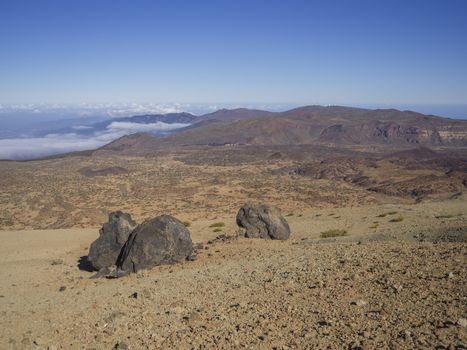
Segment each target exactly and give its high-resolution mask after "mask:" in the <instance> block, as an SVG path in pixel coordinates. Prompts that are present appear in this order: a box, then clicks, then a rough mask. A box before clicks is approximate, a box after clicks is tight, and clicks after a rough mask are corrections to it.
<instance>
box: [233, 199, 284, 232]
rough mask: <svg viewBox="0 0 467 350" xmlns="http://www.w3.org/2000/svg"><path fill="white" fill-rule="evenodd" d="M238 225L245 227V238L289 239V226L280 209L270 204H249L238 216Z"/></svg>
mask: <svg viewBox="0 0 467 350" xmlns="http://www.w3.org/2000/svg"><path fill="white" fill-rule="evenodd" d="M237 225H238V226H240V227H243V228H244V229H245V230H246V231H245V237H248V238H263V239H282V240H283V239H287V238H289V236H290V228H289V224H288V223H287V221H286V220H285V218H284V217H283V216H282V213H281V211H280V209H279V208H276V207H274V206H272V205H268V204H254V203H248V204H245V205H244V206H242V207H241V208H240V210H239V211H238V214H237Z"/></svg>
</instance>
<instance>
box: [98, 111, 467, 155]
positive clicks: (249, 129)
mask: <svg viewBox="0 0 467 350" xmlns="http://www.w3.org/2000/svg"><path fill="white" fill-rule="evenodd" d="M133 118H134V117H133ZM130 119H131V118H130ZM192 121H193V122H192V124H191V125H190V126H189V127H187V128H183V129H180V130H178V131H176V132H174V133H173V134H172V135H169V136H166V137H162V138H156V137H149V138H148V137H147V135H146V136H143V135H142V134H138V135H132V136H124V137H122V138H120V139H118V140H115V141H113V142H112V143H110V144H109V145H106V146H104V147H102V148H101V149H100V150H111V149H113V150H115V148H116V147H117V146H118V145H121V146H118V147H117V148H118V149H119V150H120V151H122V150H125V151H128V152H130V153H131V152H135V153H138V152H140V151H150V150H155V149H159V148H166V147H174V146H182V147H183V146H193V145H217V146H219V145H241V144H250V145H302V144H314V143H321V144H335V145H383V146H384V145H394V146H411V145H412V146H431V147H466V146H467V121H466V120H455V119H449V118H442V117H438V116H432V115H424V114H421V113H417V112H412V111H399V110H396V109H374V110H372V109H363V108H353V107H343V106H329V107H325V106H305V107H300V108H296V109H292V110H289V111H285V112H267V111H261V110H251V109H245V108H241V109H235V110H225V109H224V110H219V111H217V112H214V113H210V114H206V115H203V116H199V117H194V118H193V119H192ZM138 137H141V138H143V139H144V140H143V141H142V142H135V138H138ZM128 139H131V140H133V141H132V142H130V143H131V144H132V145H131V146H129V145H128V142H127V141H128ZM123 145H127V146H123Z"/></svg>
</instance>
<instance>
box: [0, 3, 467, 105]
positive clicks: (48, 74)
mask: <svg viewBox="0 0 467 350" xmlns="http://www.w3.org/2000/svg"><path fill="white" fill-rule="evenodd" d="M466 38H467V1H465V0H439V1H430V0H424V1H421V0H420V1H418V0H410V1H409V0H405V1H397V0H388V1H384V0H372V1H363V0H361V1H359V0H342V1H333V0H322V1H311V0H308V1H299V0H288V1H285V0H284V1H275V0H264V1H262V0H249V1H243V0H235V1H234V0H232V1H227V0H225V1H224V0H217V1H203V0H197V1H177V0H170V1H157V0H153V1H144V0H131V1H130V0H127V1H120V0H77V1H71V0H70V1H65V0H59V1H50V0H41V1H36V0H30V1H25V0H9V1H7V0H0V103H26V102H28V103H29V102H35V103H37V102H50V103H52V102H57V103H78V102H91V103H93V102H95V103H97V102H127V101H144V102H162V101H167V102H174V101H180V102H187V103H205V102H226V103H227V102H229V103H241V102H257V103H282V102H284V103H303V104H305V103H321V104H327V103H332V104H353V105H355V104H387V105H392V104H395V105H401V104H438V105H440V104H441V105H442V104H456V105H460V104H467V39H466Z"/></svg>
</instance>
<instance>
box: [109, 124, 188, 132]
mask: <svg viewBox="0 0 467 350" xmlns="http://www.w3.org/2000/svg"><path fill="white" fill-rule="evenodd" d="M189 125H190V124H184V123H172V124H169V123H163V122H157V123H150V124H141V123H131V122H112V123H110V125H109V126H108V127H107V129H109V130H127V131H131V132H150V131H154V132H166V131H172V130H176V129H181V128H184V127H187V126H189Z"/></svg>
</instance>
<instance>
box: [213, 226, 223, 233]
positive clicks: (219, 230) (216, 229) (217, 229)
mask: <svg viewBox="0 0 467 350" xmlns="http://www.w3.org/2000/svg"><path fill="white" fill-rule="evenodd" d="M221 231H222V229H221V228H219V227H218V228H215V229H214V230H212V232H221Z"/></svg>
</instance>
